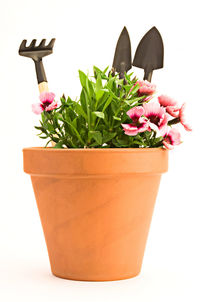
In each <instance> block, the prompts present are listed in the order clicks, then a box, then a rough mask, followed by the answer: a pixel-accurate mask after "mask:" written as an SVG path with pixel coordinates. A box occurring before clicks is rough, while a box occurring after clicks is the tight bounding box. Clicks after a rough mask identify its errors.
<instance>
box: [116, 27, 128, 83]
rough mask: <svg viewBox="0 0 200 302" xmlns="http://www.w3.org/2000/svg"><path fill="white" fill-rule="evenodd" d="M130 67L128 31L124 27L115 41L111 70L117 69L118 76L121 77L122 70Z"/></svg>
mask: <svg viewBox="0 0 200 302" xmlns="http://www.w3.org/2000/svg"><path fill="white" fill-rule="evenodd" d="M131 67H132V59H131V42H130V38H129V34H128V31H127V29H126V27H124V28H123V30H122V32H121V34H120V36H119V39H118V41H117V46H116V49H115V56H114V60H113V67H112V71H117V72H118V73H119V77H120V78H121V79H123V78H124V72H127V71H128V70H129V69H131Z"/></svg>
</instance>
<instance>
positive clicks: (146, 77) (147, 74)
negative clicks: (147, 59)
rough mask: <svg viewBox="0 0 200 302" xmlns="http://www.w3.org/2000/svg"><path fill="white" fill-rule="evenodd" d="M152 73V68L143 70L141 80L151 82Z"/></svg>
mask: <svg viewBox="0 0 200 302" xmlns="http://www.w3.org/2000/svg"><path fill="white" fill-rule="evenodd" d="M152 74H153V70H151V71H149V70H145V71H144V78H143V80H147V81H148V82H151V78H152Z"/></svg>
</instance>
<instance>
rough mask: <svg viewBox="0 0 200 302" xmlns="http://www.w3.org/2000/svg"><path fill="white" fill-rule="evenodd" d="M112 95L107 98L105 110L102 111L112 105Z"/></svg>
mask: <svg viewBox="0 0 200 302" xmlns="http://www.w3.org/2000/svg"><path fill="white" fill-rule="evenodd" d="M112 99H113V98H112V96H109V98H108V99H107V101H106V103H105V105H104V106H103V110H102V112H104V111H105V110H106V108H107V107H108V106H109V105H110V103H111V102H112Z"/></svg>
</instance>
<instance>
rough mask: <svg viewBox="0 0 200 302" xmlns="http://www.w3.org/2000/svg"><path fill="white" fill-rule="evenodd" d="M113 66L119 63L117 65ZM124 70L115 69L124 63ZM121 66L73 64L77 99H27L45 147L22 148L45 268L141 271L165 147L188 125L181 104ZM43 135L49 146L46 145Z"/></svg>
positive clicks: (125, 274)
mask: <svg viewBox="0 0 200 302" xmlns="http://www.w3.org/2000/svg"><path fill="white" fill-rule="evenodd" d="M117 71H118V70H117ZM122 71H123V72H122ZM126 71H127V70H125V71H124V70H121V72H119V71H118V72H117V73H116V72H114V71H113V70H112V72H108V68H106V69H105V70H103V71H102V70H100V69H99V68H97V67H95V66H94V74H93V77H89V76H88V75H86V74H85V73H84V72H82V71H79V78H80V82H81V86H82V90H81V94H80V97H79V99H78V100H76V101H74V100H72V99H71V98H70V97H67V98H66V97H65V96H64V95H63V96H62V97H61V99H60V102H58V101H56V100H55V95H54V94H53V93H51V92H47V91H45V92H42V93H41V94H40V103H37V104H34V105H33V106H32V109H33V112H35V113H36V114H41V120H40V125H39V126H36V127H35V128H36V129H37V130H39V131H40V133H39V137H40V138H42V139H45V140H47V143H46V145H45V147H42V148H37V147H36V148H25V149H23V156H24V171H25V172H26V173H28V174H30V176H31V180H32V184H33V189H34V193H35V197H36V201H37V205H38V209H39V214H40V218H41V222H42V227H43V230H44V235H45V240H46V244H47V249H48V254H49V259H50V264H51V269H52V273H53V274H54V275H55V276H58V277H61V278H67V279H73V280H87V281H106V280H119V279H125V278H130V277H134V276H136V275H138V274H139V272H140V270H141V265H142V259H143V255H144V249H145V244H146V240H147V235H148V231H149V226H150V222H151V217H152V212H153V208H154V204H155V200H156V195H157V191H158V188H159V183H160V179H161V175H162V173H164V172H166V171H167V167H168V149H172V148H173V147H174V146H175V145H179V144H180V143H181V138H180V133H179V131H178V130H177V128H176V126H175V125H176V124H178V123H180V124H182V125H183V126H184V128H185V129H186V130H188V131H190V130H191V128H190V127H189V126H188V125H187V124H186V122H185V117H184V111H185V105H184V104H183V105H182V106H178V104H177V103H176V101H174V100H173V99H171V98H169V97H167V96H165V95H161V96H159V97H158V98H156V97H155V91H156V87H155V85H153V84H151V83H150V82H148V81H146V80H145V81H140V80H138V79H137V78H136V77H134V76H133V74H128V73H127V72H126ZM48 144H50V147H48Z"/></svg>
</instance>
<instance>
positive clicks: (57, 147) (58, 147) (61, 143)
mask: <svg viewBox="0 0 200 302" xmlns="http://www.w3.org/2000/svg"><path fill="white" fill-rule="evenodd" d="M54 148H55V149H60V148H63V142H62V141H61V142H58V143H56V144H55V146H54Z"/></svg>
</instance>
